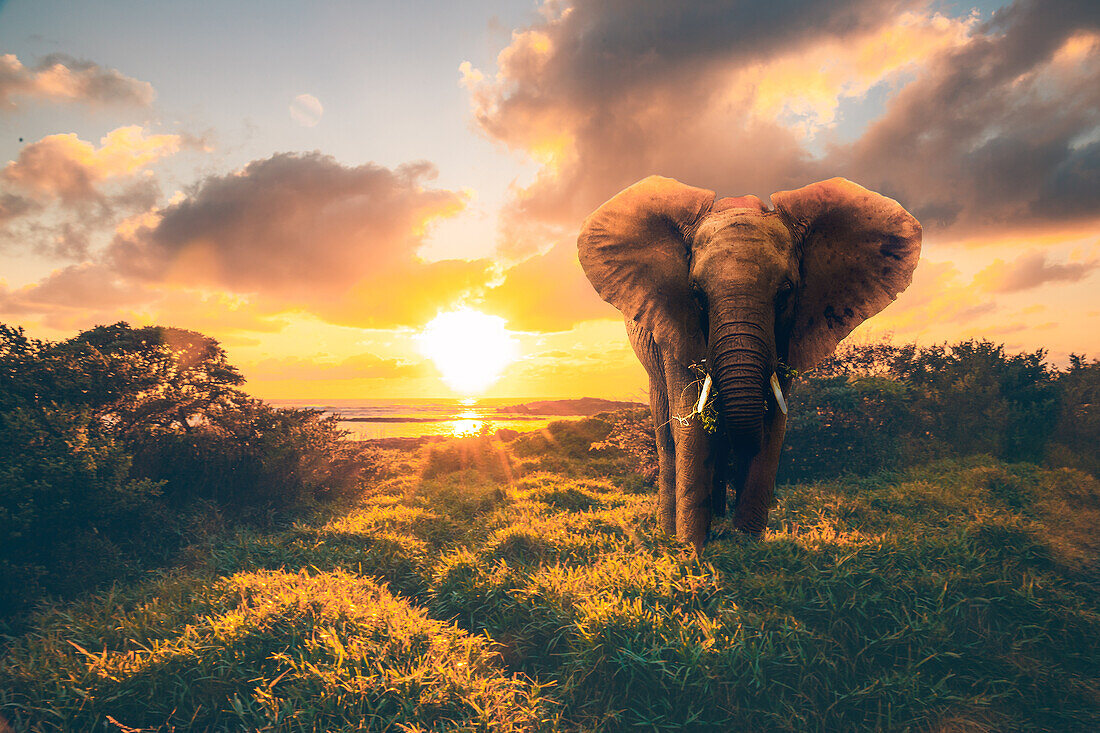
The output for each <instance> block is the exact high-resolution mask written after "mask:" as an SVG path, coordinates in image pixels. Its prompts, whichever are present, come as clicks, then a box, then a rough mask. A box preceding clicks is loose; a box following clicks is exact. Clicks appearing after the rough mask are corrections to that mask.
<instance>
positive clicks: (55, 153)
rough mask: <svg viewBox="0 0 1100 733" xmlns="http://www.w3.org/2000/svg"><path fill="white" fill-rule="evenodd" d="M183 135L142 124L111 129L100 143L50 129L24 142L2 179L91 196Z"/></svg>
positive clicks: (35, 189) (50, 193) (71, 196)
mask: <svg viewBox="0 0 1100 733" xmlns="http://www.w3.org/2000/svg"><path fill="white" fill-rule="evenodd" d="M181 141H182V138H181V137H180V136H179V135H151V134H149V133H147V132H146V131H145V129H143V128H142V127H141V126H140V125H129V126H127V127H119V128H117V129H115V130H112V131H111V132H109V133H107V134H106V135H105V136H104V137H102V138H101V139H100V141H99V147H98V148H97V147H96V146H95V145H94V144H93V143H90V142H87V141H84V140H81V139H80V138H79V137H77V136H76V134H75V133H63V134H58V135H48V136H46V137H44V138H42V139H41V140H39V141H37V142H33V143H29V144H27V145H25V146H23V148H22V150H20V151H19V157H18V158H17V159H15V160H13V161H10V162H9V163H8V164H7V165H6V166H5V167H4V169H3V171H0V180H2V181H3V182H4V184H5V185H7V186H9V187H13V188H18V189H21V190H23V191H24V192H25V193H27V194H30V195H32V196H36V197H39V198H47V199H52V198H57V199H60V200H61V201H62V202H64V203H75V202H80V201H89V200H93V199H96V198H98V197H99V196H100V189H99V186H100V185H101V184H102V183H104V182H105V181H108V180H112V179H119V178H125V177H129V176H133V175H134V174H136V173H138V172H139V171H141V170H142V169H144V168H146V167H147V166H149V165H150V164H152V163H155V162H156V161H157V160H159V159H161V158H163V157H166V156H169V155H173V154H175V153H176V152H178V151H179V149H180V145H181Z"/></svg>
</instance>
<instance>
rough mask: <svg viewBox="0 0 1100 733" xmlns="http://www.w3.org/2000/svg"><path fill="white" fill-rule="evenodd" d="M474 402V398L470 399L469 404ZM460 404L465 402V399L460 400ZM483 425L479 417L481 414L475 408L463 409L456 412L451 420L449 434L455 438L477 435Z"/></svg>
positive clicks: (483, 422)
mask: <svg viewBox="0 0 1100 733" xmlns="http://www.w3.org/2000/svg"><path fill="white" fill-rule="evenodd" d="M474 402H476V400H470V401H469V404H473V403H474ZM462 404H464V405H465V404H467V400H462ZM484 425H485V421H484V420H482V419H481V415H480V414H479V413H478V412H477V410H463V411H462V412H460V413H458V415H457V416H456V419H455V420H452V421H451V435H453V436H455V437H456V438H463V437H466V436H469V435H477V434H478V433H480V432H481V429H482V427H484Z"/></svg>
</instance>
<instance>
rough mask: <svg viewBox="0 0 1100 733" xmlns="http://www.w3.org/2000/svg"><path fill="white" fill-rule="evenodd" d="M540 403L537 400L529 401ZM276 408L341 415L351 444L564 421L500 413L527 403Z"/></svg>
mask: <svg viewBox="0 0 1100 733" xmlns="http://www.w3.org/2000/svg"><path fill="white" fill-rule="evenodd" d="M529 401H532V402H533V401H535V400H529ZM267 402H268V403H269V404H271V405H274V406H275V407H298V408H305V407H308V408H313V409H316V410H322V411H323V412H324V413H325V414H326V415H335V416H336V417H337V420H338V423H339V426H340V428H342V429H343V430H346V431H348V433H350V434H349V435H348V438H349V439H351V440H375V439H378V438H415V437H420V436H423V435H447V436H453V437H463V436H468V435H478V434H482V433H485V432H489V433H493V432H495V431H497V430H499V429H501V428H507V429H510V430H517V431H519V432H527V431H530V430H539V429H541V428H544V427H546V425H547V424H548V423H550V422H551V421H553V420H568V419H571V418H569V417H562V416H560V415H510V414H506V413H505V414H502V413H499V412H498V411H497V410H498V408H501V407H506V406H509V405H518V404H523V403H524V400H520V399H514V398H513V399H504V398H486V399H444V398H439V399H403V400H400V399H399V400H390V399H333V400H311V399H297V400H267Z"/></svg>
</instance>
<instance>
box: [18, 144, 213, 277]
mask: <svg viewBox="0 0 1100 733" xmlns="http://www.w3.org/2000/svg"><path fill="white" fill-rule="evenodd" d="M196 144H198V141H196V140H195V139H193V138H189V137H187V136H184V135H167V134H152V133H149V132H148V131H147V130H145V129H144V128H143V127H141V126H139V125H130V126H126V127H119V128H117V129H115V130H112V131H111V132H109V133H107V134H106V135H105V136H103V137H102V138H101V139H100V141H99V146H98V147H97V146H96V145H95V144H94V143H91V142H87V141H85V140H81V139H80V138H79V137H77V136H76V135H75V134H73V133H65V134H58V135H48V136H46V137H44V138H42V139H41V140H38V141H36V142H32V143H28V144H27V145H25V146H23V148H22V149H21V150H20V151H19V156H18V157H17V158H16V159H15V160H13V161H9V162H8V163H7V165H5V166H4V167H3V168H2V169H0V246H5V248H7V249H20V250H24V251H33V252H35V253H37V254H44V255H47V256H50V257H54V258H57V259H60V260H66V261H70V262H82V261H84V260H86V259H87V258H88V257H89V256H90V253H91V249H92V239H93V237H94V236H95V235H96V234H97V233H98V232H99V231H101V230H103V229H104V228H109V227H112V226H113V225H114V224H115V223H116V222H117V221H118V219H119V218H120V217H123V216H126V215H128V214H131V213H133V212H137V211H145V210H148V209H149V208H151V207H152V206H154V205H155V203H156V201H157V199H158V198H159V197H160V186H159V184H158V182H157V180H156V178H155V177H153V175H152V172H151V171H150V170H149V166H151V165H153V164H154V163H156V162H157V161H159V160H161V159H162V158H165V157H168V156H171V155H174V154H175V153H177V152H178V151H179V150H180V149H181V148H182V147H190V146H193V145H196Z"/></svg>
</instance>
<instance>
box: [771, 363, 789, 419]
mask: <svg viewBox="0 0 1100 733" xmlns="http://www.w3.org/2000/svg"><path fill="white" fill-rule="evenodd" d="M771 383H772V392H773V393H775V401H776V403H777V404H778V405H779V409H780V410H782V411H783V414H784V415H786V414H787V401H786V400H785V399H783V390H782V389H780V388H779V377H777V376H776V375H775V372H772V379H771Z"/></svg>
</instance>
